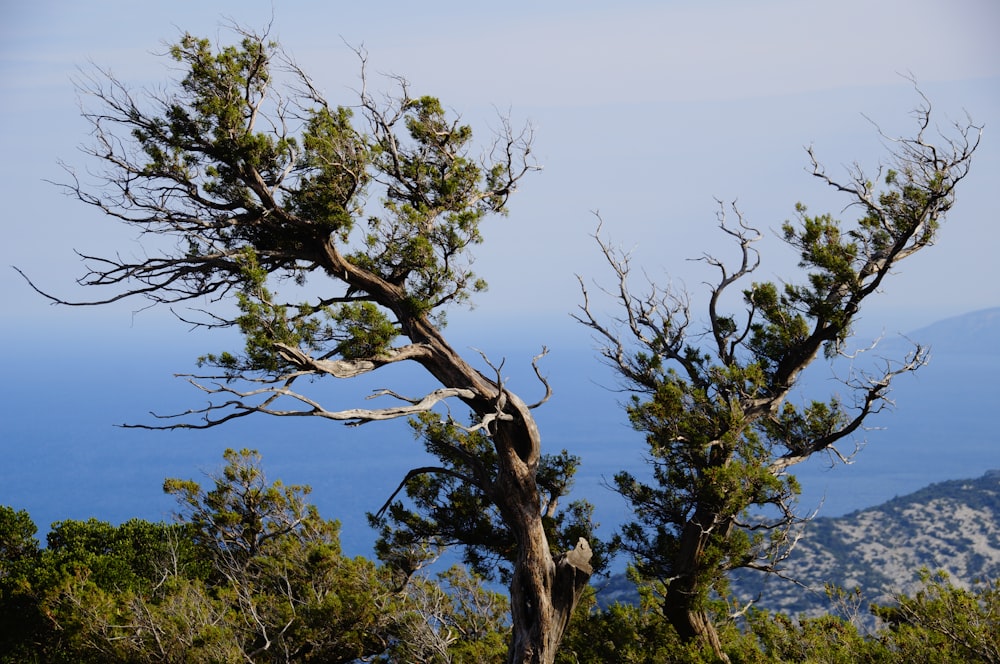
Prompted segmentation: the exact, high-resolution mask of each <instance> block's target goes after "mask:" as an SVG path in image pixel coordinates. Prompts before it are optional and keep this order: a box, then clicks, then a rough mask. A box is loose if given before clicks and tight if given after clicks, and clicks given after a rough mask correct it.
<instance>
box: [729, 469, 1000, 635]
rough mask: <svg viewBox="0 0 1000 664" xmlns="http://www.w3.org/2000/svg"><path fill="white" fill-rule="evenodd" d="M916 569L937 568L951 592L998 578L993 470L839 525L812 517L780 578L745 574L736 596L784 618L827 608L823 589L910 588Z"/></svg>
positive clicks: (869, 594) (999, 499)
mask: <svg viewBox="0 0 1000 664" xmlns="http://www.w3.org/2000/svg"><path fill="white" fill-rule="evenodd" d="M921 567H927V568H929V569H930V570H932V571H934V570H939V569H943V570H945V571H947V572H948V573H949V574H950V575H951V576H952V578H953V580H954V582H955V583H956V584H959V585H967V584H968V583H969V582H970V581H972V580H973V579H976V578H982V577H989V578H1000V470H991V471H988V472H987V473H986V474H985V475H983V476H982V477H980V478H978V479H973V480H953V481H949V482H941V483H939V484H932V485H930V486H928V487H926V488H924V489H921V490H919V491H916V492H914V493H911V494H909V495H907V496H902V497H898V498H894V499H893V500H890V501H888V502H886V503H883V504H882V505H879V506H877V507H872V508H868V509H864V510H859V511H857V512H852V513H851V514H847V515H845V516H843V517H839V518H817V519H815V520H814V521H812V522H810V523H809V524H808V526H807V527H806V530H805V533H804V535H803V538H802V540H801V541H800V542H799V544H798V546H797V547H796V549H795V551H794V552H793V553H792V555H791V557H790V558H789V559H788V561H787V562H786V564H785V573H786V574H787V575H788V576H789V577H791V578H793V579H795V580H797V581H798V582H799V583H802V584H803V585H805V586H806V588H802V587H800V586H797V585H795V584H793V583H790V582H787V581H784V580H782V579H769V580H767V581H766V582H765V583H764V584H763V585H762V584H761V583H760V580H759V575H758V578H753V577H750V576H749V575H747V577H746V578H745V582H744V583H743V584H741V594H745V595H749V594H751V593H752V594H754V595H755V594H756V593H757V592H760V593H761V606H763V607H766V608H769V609H775V610H781V611H785V612H788V613H791V614H793V615H794V614H798V613H800V612H810V613H814V612H822V611H825V610H827V609H828V608H829V606H828V603H827V601H826V597H825V593H824V592H823V586H824V584H826V583H833V584H835V585H838V586H841V587H844V588H848V589H852V588H855V587H860V588H861V590H862V593H863V595H864V597H865V598H866V599H867V600H869V601H888V600H889V598H890V595H891V593H893V592H903V593H909V592H912V591H913V590H914V589H915V588H916V585H917V584H916V573H917V571H918V570H919V569H920V568H921Z"/></svg>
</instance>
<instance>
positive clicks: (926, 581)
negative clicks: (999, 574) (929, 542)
mask: <svg viewBox="0 0 1000 664" xmlns="http://www.w3.org/2000/svg"><path fill="white" fill-rule="evenodd" d="M919 578H920V581H921V586H922V587H921V588H920V589H919V590H918V591H917V592H916V593H914V595H913V596H912V597H908V596H906V595H898V596H896V597H895V600H896V605H895V606H873V607H872V612H873V613H874V614H875V615H876V616H878V617H879V618H881V619H882V620H884V621H885V622H886V623H888V625H889V629H888V630H887V633H886V634H885V636H884V639H885V641H887V642H888V643H889V644H890V645H891V646H892V647H893V649H894V650H895V652H897V653H899V655H900V657H901V658H905V659H907V660H908V661H918V660H919V661H928V662H955V661H962V662H986V663H989V664H996V663H997V662H1000V629H998V627H1000V587H998V586H997V582H996V581H995V580H990V579H983V580H979V581H976V582H974V583H973V584H972V587H971V588H968V589H966V588H960V587H957V586H956V585H954V584H953V583H952V582H951V580H950V579H949V577H948V574H947V573H945V572H938V573H936V574H933V575H932V574H931V573H930V572H929V571H928V570H926V569H923V570H921V571H920V573H919Z"/></svg>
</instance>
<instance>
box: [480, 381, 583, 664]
mask: <svg viewBox="0 0 1000 664" xmlns="http://www.w3.org/2000/svg"><path fill="white" fill-rule="evenodd" d="M508 399H509V402H510V406H511V411H513V412H515V413H518V415H519V416H518V417H516V418H515V420H514V421H511V422H504V423H502V424H501V425H500V426H499V427H498V428H497V431H496V433H495V434H494V444H495V445H496V446H497V451H498V453H499V457H500V476H499V478H498V481H497V486H496V495H495V497H494V500H495V501H496V503H497V505H498V507H499V509H500V511H501V513H502V514H503V517H504V521H505V522H506V523H507V525H508V527H509V528H510V529H511V531H512V532H513V533H514V536H515V538H516V539H517V544H518V547H517V559H516V560H515V561H514V574H513V578H512V580H511V585H510V606H511V623H512V624H511V641H510V646H509V649H508V652H507V663H508V664H551V663H552V662H554V661H555V656H556V652H557V651H558V649H559V644H560V643H561V642H562V637H563V633H564V632H565V630H566V627H567V625H568V624H569V621H570V618H571V617H572V614H573V610H574V609H575V608H576V606H577V604H578V603H579V601H580V597H581V596H582V594H583V590H584V588H585V587H586V585H587V582H588V581H589V580H590V575H591V572H592V569H591V566H590V557H591V551H590V546H589V544H588V543H587V541H586V540H585V539H583V538H580V540H579V542H578V543H577V546H576V548H574V549H573V550H571V551H569V552H566V553H563V554H561V555H559V556H556V557H553V555H552V551H551V549H550V547H549V541H548V537H547V536H546V534H545V528H544V525H543V522H542V514H541V502H540V495H539V491H538V485H537V483H536V481H535V476H536V471H537V466H538V460H539V458H540V456H541V454H540V453H541V441H540V436H539V434H538V430H537V428H536V427H535V423H534V420H533V419H532V418H531V416H530V414H529V412H528V409H527V406H525V405H524V404H523V402H521V400H520V399H518V398H517V397H516V396H515V395H512V394H509V395H508Z"/></svg>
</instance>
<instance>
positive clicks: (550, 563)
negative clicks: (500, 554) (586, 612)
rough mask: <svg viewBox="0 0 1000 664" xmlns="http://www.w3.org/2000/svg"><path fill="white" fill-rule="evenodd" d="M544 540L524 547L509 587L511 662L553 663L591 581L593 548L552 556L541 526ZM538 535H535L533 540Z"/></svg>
mask: <svg viewBox="0 0 1000 664" xmlns="http://www.w3.org/2000/svg"><path fill="white" fill-rule="evenodd" d="M538 532H539V533H540V534H541V535H542V537H541V539H540V541H538V540H536V541H534V542H533V543H531V544H527V543H526V544H525V545H523V546H522V547H521V551H522V555H521V556H520V557H519V559H518V561H517V565H516V566H515V569H514V578H513V580H512V581H511V585H510V605H511V620H512V626H511V642H510V648H509V650H508V653H507V662H508V664H529V663H530V664H551V662H553V661H555V656H556V652H557V651H558V650H559V644H560V643H561V642H562V638H563V634H564V632H565V631H566V627H567V625H569V620H570V618H571V617H572V615H573V610H574V609H575V608H576V605H577V604H578V603H579V601H580V597H581V596H582V594H583V590H584V588H585V587H586V585H587V582H588V581H589V580H590V574H591V567H590V563H589V560H590V546H589V545H588V544H587V541H586V540H585V539H583V538H580V541H579V542H578V543H577V546H576V548H574V549H573V550H571V551H569V552H568V553H566V554H563V555H560V556H557V557H556V558H555V559H553V558H552V556H551V554H550V553H549V550H548V542H547V541H546V540H545V537H544V532H543V531H542V530H541V528H539V529H538ZM533 539H534V538H533Z"/></svg>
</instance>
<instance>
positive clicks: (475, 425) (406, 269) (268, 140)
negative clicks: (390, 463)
mask: <svg viewBox="0 0 1000 664" xmlns="http://www.w3.org/2000/svg"><path fill="white" fill-rule="evenodd" d="M236 32H237V33H238V34H239V36H240V38H241V41H240V43H239V44H238V45H235V46H226V47H223V48H219V49H217V50H213V47H212V45H211V44H210V43H209V42H208V41H207V40H202V39H197V38H195V37H192V36H190V35H185V36H184V37H183V38H182V39H181V40H180V41H179V42H178V43H177V44H176V45H175V46H173V47H172V48H171V49H170V55H171V57H172V58H173V59H174V60H176V61H177V62H179V63H180V65H181V66H182V67H183V71H184V74H183V78H182V79H181V80H180V81H179V83H178V84H177V85H175V86H174V87H173V88H171V89H170V90H169V91H166V92H163V93H161V94H159V95H157V94H153V93H148V94H143V95H140V94H138V93H135V92H132V91H130V90H129V89H128V88H127V87H126V86H125V85H124V84H122V83H121V82H120V81H118V80H117V79H116V78H114V76H113V75H112V74H111V73H110V72H98V73H97V74H96V75H95V76H94V77H92V78H91V79H89V80H88V81H86V82H85V83H84V84H83V86H82V91H83V92H84V93H85V94H87V95H89V96H90V97H91V98H93V99H95V100H96V102H97V104H98V105H99V108H98V109H97V110H92V111H85V117H86V118H87V119H88V120H89V121H90V122H91V123H92V128H93V136H94V140H95V142H94V144H93V145H92V146H91V147H90V149H89V153H90V156H91V157H93V158H94V159H95V160H96V161H97V162H98V163H100V164H102V165H103V166H104V169H105V170H104V172H103V173H101V179H100V181H98V182H96V183H93V182H91V183H85V182H82V181H81V180H80V179H78V178H77V177H76V176H75V175H73V173H72V171H71V176H72V180H71V182H70V183H69V184H68V186H67V188H68V191H69V192H70V193H71V195H73V196H75V197H77V198H78V199H79V200H80V201H82V202H83V203H86V204H88V205H91V206H94V207H95V208H97V209H99V210H101V211H103V212H104V213H106V214H107V215H109V216H111V217H113V218H114V219H116V220H118V221H120V222H122V223H124V224H126V225H127V226H129V227H131V228H134V229H137V230H138V231H139V232H140V233H141V234H142V235H143V236H144V237H145V238H147V239H148V240H149V241H150V242H149V246H146V247H144V249H145V251H146V254H145V255H144V256H142V257H140V258H137V259H134V260H130V259H129V258H126V257H123V256H122V255H120V254H114V255H111V256H93V255H83V259H84V260H85V262H86V264H87V266H88V268H87V269H88V271H87V272H86V274H85V275H84V276H83V277H82V278H81V280H80V283H82V284H84V285H87V286H94V287H97V288H102V287H103V288H107V289H110V294H108V295H107V296H101V297H99V298H98V299H95V300H92V301H87V302H77V303H74V304H87V305H97V304H103V303H108V302H113V301H117V300H120V299H123V298H126V297H133V296H140V297H145V298H148V299H149V300H150V301H151V302H152V303H154V304H162V305H168V306H170V305H180V304H190V305H191V306H192V307H199V306H203V305H202V303H205V302H207V303H209V305H208V306H211V307H212V308H211V310H209V311H204V310H201V312H200V313H201V316H198V314H197V312H196V313H192V314H184V315H183V319H184V320H186V321H187V322H189V323H193V324H195V325H202V326H205V327H218V328H232V329H237V330H239V331H240V332H241V333H242V335H243V337H244V339H245V347H244V349H243V350H242V351H241V352H230V351H226V352H221V353H211V354H207V355H205V356H204V357H203V358H202V363H203V366H205V367H208V368H210V369H212V370H215V371H216V373H214V374H208V375H204V376H192V377H190V378H191V380H192V382H193V383H194V384H195V385H196V386H197V387H198V388H199V389H200V390H202V391H203V392H205V393H206V394H207V395H208V397H209V399H210V403H209V405H207V406H206V407H204V408H201V409H197V410H192V411H189V412H188V413H185V414H183V415H184V416H186V418H185V417H182V419H180V420H175V421H171V422H168V423H166V424H163V425H157V427H160V428H168V429H169V428H209V427H214V426H218V425H221V424H223V423H225V422H228V421H231V420H234V419H238V418H242V417H246V416H249V415H254V414H261V413H263V414H270V415H277V416H311V417H321V418H327V419H330V420H334V421H340V422H346V423H349V424H354V425H358V424H362V423H366V422H371V421H376V420H387V419H394V418H400V417H407V416H411V415H417V414H420V413H426V412H429V411H430V410H431V409H432V408H434V407H435V406H437V405H439V404H444V403H446V402H448V400H452V401H456V400H457V401H458V402H460V403H461V404H463V407H464V408H468V410H469V411H470V412H471V413H472V423H471V424H470V425H467V426H465V429H467V430H468V431H470V432H472V431H478V432H482V433H483V434H484V435H486V436H487V437H488V440H489V443H490V446H491V448H492V453H493V454H494V455H495V456H494V458H493V461H492V462H491V463H492V464H493V465H492V466H490V467H486V466H485V465H484V464H483V463H482V462H481V461H480V460H479V459H478V458H477V457H475V456H474V455H471V454H468V453H466V452H465V451H463V450H462V449H460V448H458V447H454V448H448V447H447V444H445V447H446V448H447V450H448V451H447V454H448V455H458V456H460V457H462V458H463V461H464V463H465V465H464V468H463V470H462V471H459V470H456V469H455V468H451V467H449V466H448V465H447V464H446V463H442V465H441V466H434V467H424V468H421V469H419V472H418V474H420V475H435V474H437V475H449V476H451V477H453V478H455V479H457V480H460V481H461V482H462V483H464V484H466V485H468V486H472V487H475V488H476V490H477V491H478V492H480V493H481V495H482V496H483V498H484V499H485V500H486V501H487V502H488V503H489V504H490V505H492V506H493V507H494V508H495V510H496V514H497V515H498V517H499V519H500V520H502V522H503V524H504V525H505V527H506V528H507V529H508V531H509V534H510V536H511V538H512V541H513V542H515V543H516V549H515V551H514V552H513V554H512V557H513V565H512V567H513V572H512V578H511V583H510V594H511V612H512V621H513V628H512V638H511V643H510V648H509V654H508V660H509V661H511V662H550V661H552V658H553V657H554V653H555V651H556V649H557V647H558V644H559V641H560V638H561V635H562V632H563V630H564V629H565V627H566V624H567V622H568V620H569V617H570V615H571V614H572V611H573V607H574V606H575V605H576V603H577V602H578V600H579V596H580V593H581V592H582V589H583V588H584V586H585V585H586V583H587V580H588V578H589V576H590V573H591V567H590V565H589V545H588V543H587V541H586V540H580V541H579V543H578V544H577V546H576V547H575V548H574V549H573V551H572V552H570V553H571V554H572V555H566V554H565V553H558V554H554V552H553V549H552V547H551V545H550V541H549V534H548V532H547V530H546V524H545V515H544V514H543V499H542V494H541V492H540V488H539V481H538V473H539V468H540V464H541V462H542V451H541V439H540V435H539V431H538V428H537V426H536V424H535V420H534V418H533V415H532V410H533V409H534V408H535V407H537V406H539V405H541V404H542V403H544V402H545V401H546V399H547V398H548V385H547V384H545V381H544V380H542V379H541V374H540V373H539V374H538V375H539V379H540V380H542V383H543V387H544V388H545V394H544V396H543V397H542V398H541V399H540V400H539V401H538V402H537V403H534V404H529V403H526V402H525V401H524V400H523V399H522V398H521V397H520V396H518V395H517V394H515V393H513V392H511V391H510V390H509V389H508V388H507V386H506V385H505V384H504V381H503V380H502V379H501V377H500V376H499V374H498V373H497V374H496V375H494V374H493V373H491V372H490V371H488V370H484V371H485V373H484V371H480V370H478V369H476V368H475V367H474V366H473V365H472V364H470V362H469V361H467V360H466V359H465V358H463V357H462V356H461V355H460V354H459V353H458V352H456V351H455V349H454V348H452V346H451V345H450V344H449V343H448V341H447V340H446V338H445V336H444V335H443V328H444V324H445V312H446V310H448V309H449V308H450V307H454V306H456V305H459V304H462V303H464V302H466V301H467V300H468V299H469V298H470V296H471V295H472V294H474V293H475V292H477V291H480V290H482V289H483V288H485V283H484V282H483V281H482V280H481V279H479V278H478V277H476V275H475V274H474V273H473V272H472V270H471V269H470V263H471V256H470V250H471V249H472V248H474V247H475V246H476V245H478V244H480V243H481V242H482V236H481V233H480V224H481V222H482V221H483V220H484V218H486V217H487V216H488V215H491V214H502V213H504V212H505V211H506V206H507V201H508V198H509V196H510V195H511V193H512V192H513V191H514V190H515V188H516V187H517V185H518V184H519V182H520V180H521V179H522V178H523V177H524V176H525V175H527V174H528V173H530V172H531V171H533V170H535V169H536V166H535V165H534V163H533V161H532V156H531V133H530V131H528V130H525V131H522V132H516V131H514V130H513V128H512V126H511V124H510V123H509V122H508V121H507V120H506V119H503V120H502V125H501V131H500V133H499V135H498V136H497V138H496V141H495V142H494V143H493V145H492V148H491V149H489V150H488V154H487V155H486V156H485V157H483V158H482V159H481V160H477V159H476V158H474V157H473V156H471V153H472V149H473V145H474V144H473V143H472V130H471V128H470V127H468V126H467V125H464V124H462V123H461V122H460V121H459V120H458V119H457V118H455V117H453V116H452V114H450V113H448V112H447V111H446V110H445V108H444V106H443V105H442V104H441V102H440V101H439V100H437V99H435V98H433V97H428V96H423V97H414V96H411V94H410V91H409V87H408V85H407V83H406V82H405V81H404V80H403V79H396V84H397V88H396V92H395V94H394V95H389V96H386V97H384V98H381V99H376V97H375V96H373V94H372V93H371V92H370V91H369V90H368V81H367V77H366V74H365V67H364V55H363V54H362V53H359V55H360V56H361V61H362V68H361V69H362V76H361V89H360V91H359V93H358V99H357V103H356V105H355V106H354V107H347V106H331V105H330V104H329V103H328V102H327V101H326V100H325V99H324V98H323V96H322V95H321V94H320V92H319V91H318V90H317V89H316V87H315V85H314V84H313V81H312V80H311V79H310V78H309V77H308V76H307V75H306V73H305V72H303V71H302V70H301V69H300V68H299V67H298V66H297V65H296V64H295V63H294V62H293V61H292V60H291V59H290V58H288V57H287V56H285V55H284V54H283V53H282V51H281V50H280V49H279V48H278V46H277V45H276V44H274V43H273V42H270V41H268V38H267V36H266V35H263V36H261V35H257V34H252V33H250V32H247V31H244V30H241V29H239V28H237V29H236ZM29 283H30V281H29ZM278 284H280V285H281V287H282V288H285V289H288V290H290V291H292V292H293V293H296V294H297V295H293V296H286V297H281V296H279V293H278V292H277V291H276V290H275V287H276V285H278ZM36 290H39V289H37V288H36ZM39 292H42V291H41V290H39ZM42 293H43V294H45V293H44V292H42ZM47 297H50V298H51V299H52V300H54V301H56V302H60V303H64V304H69V302H68V301H67V300H65V299H62V298H58V297H55V296H52V295H47ZM227 304H228V305H233V306H232V307H228V306H227ZM192 318H193V320H191V319H192ZM399 340H403V342H402V343H400V342H399ZM484 359H485V358H484ZM403 362H407V363H414V364H417V365H419V366H420V367H422V368H423V369H424V370H425V371H426V372H427V374H429V375H430V376H431V377H432V378H433V379H434V380H435V381H436V382H437V384H438V385H439V387H438V388H437V389H433V390H431V391H429V392H427V393H426V394H423V395H420V396H412V397H411V396H405V395H402V394H400V393H398V392H396V391H393V390H391V389H386V390H384V391H382V392H380V393H379V394H378V395H376V396H380V397H384V398H391V399H395V400H396V402H398V403H395V404H394V405H389V406H385V407H380V408H347V409H340V410H330V409H327V408H326V407H324V406H323V405H321V404H320V403H319V402H317V401H316V400H315V399H314V398H311V397H310V396H309V395H307V394H306V393H305V392H303V391H300V389H299V388H300V386H307V385H309V384H310V383H311V381H312V379H318V378H329V377H334V378H341V379H347V378H351V377H354V376H358V375H361V374H365V373H369V372H372V371H376V370H379V369H381V368H383V367H387V366H390V365H396V364H399V363H403ZM487 364H489V362H487ZM536 373H537V365H536ZM442 417H447V418H448V420H449V421H452V422H454V420H451V416H450V414H446V415H442ZM463 419H464V418H463ZM143 426H149V425H143Z"/></svg>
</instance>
